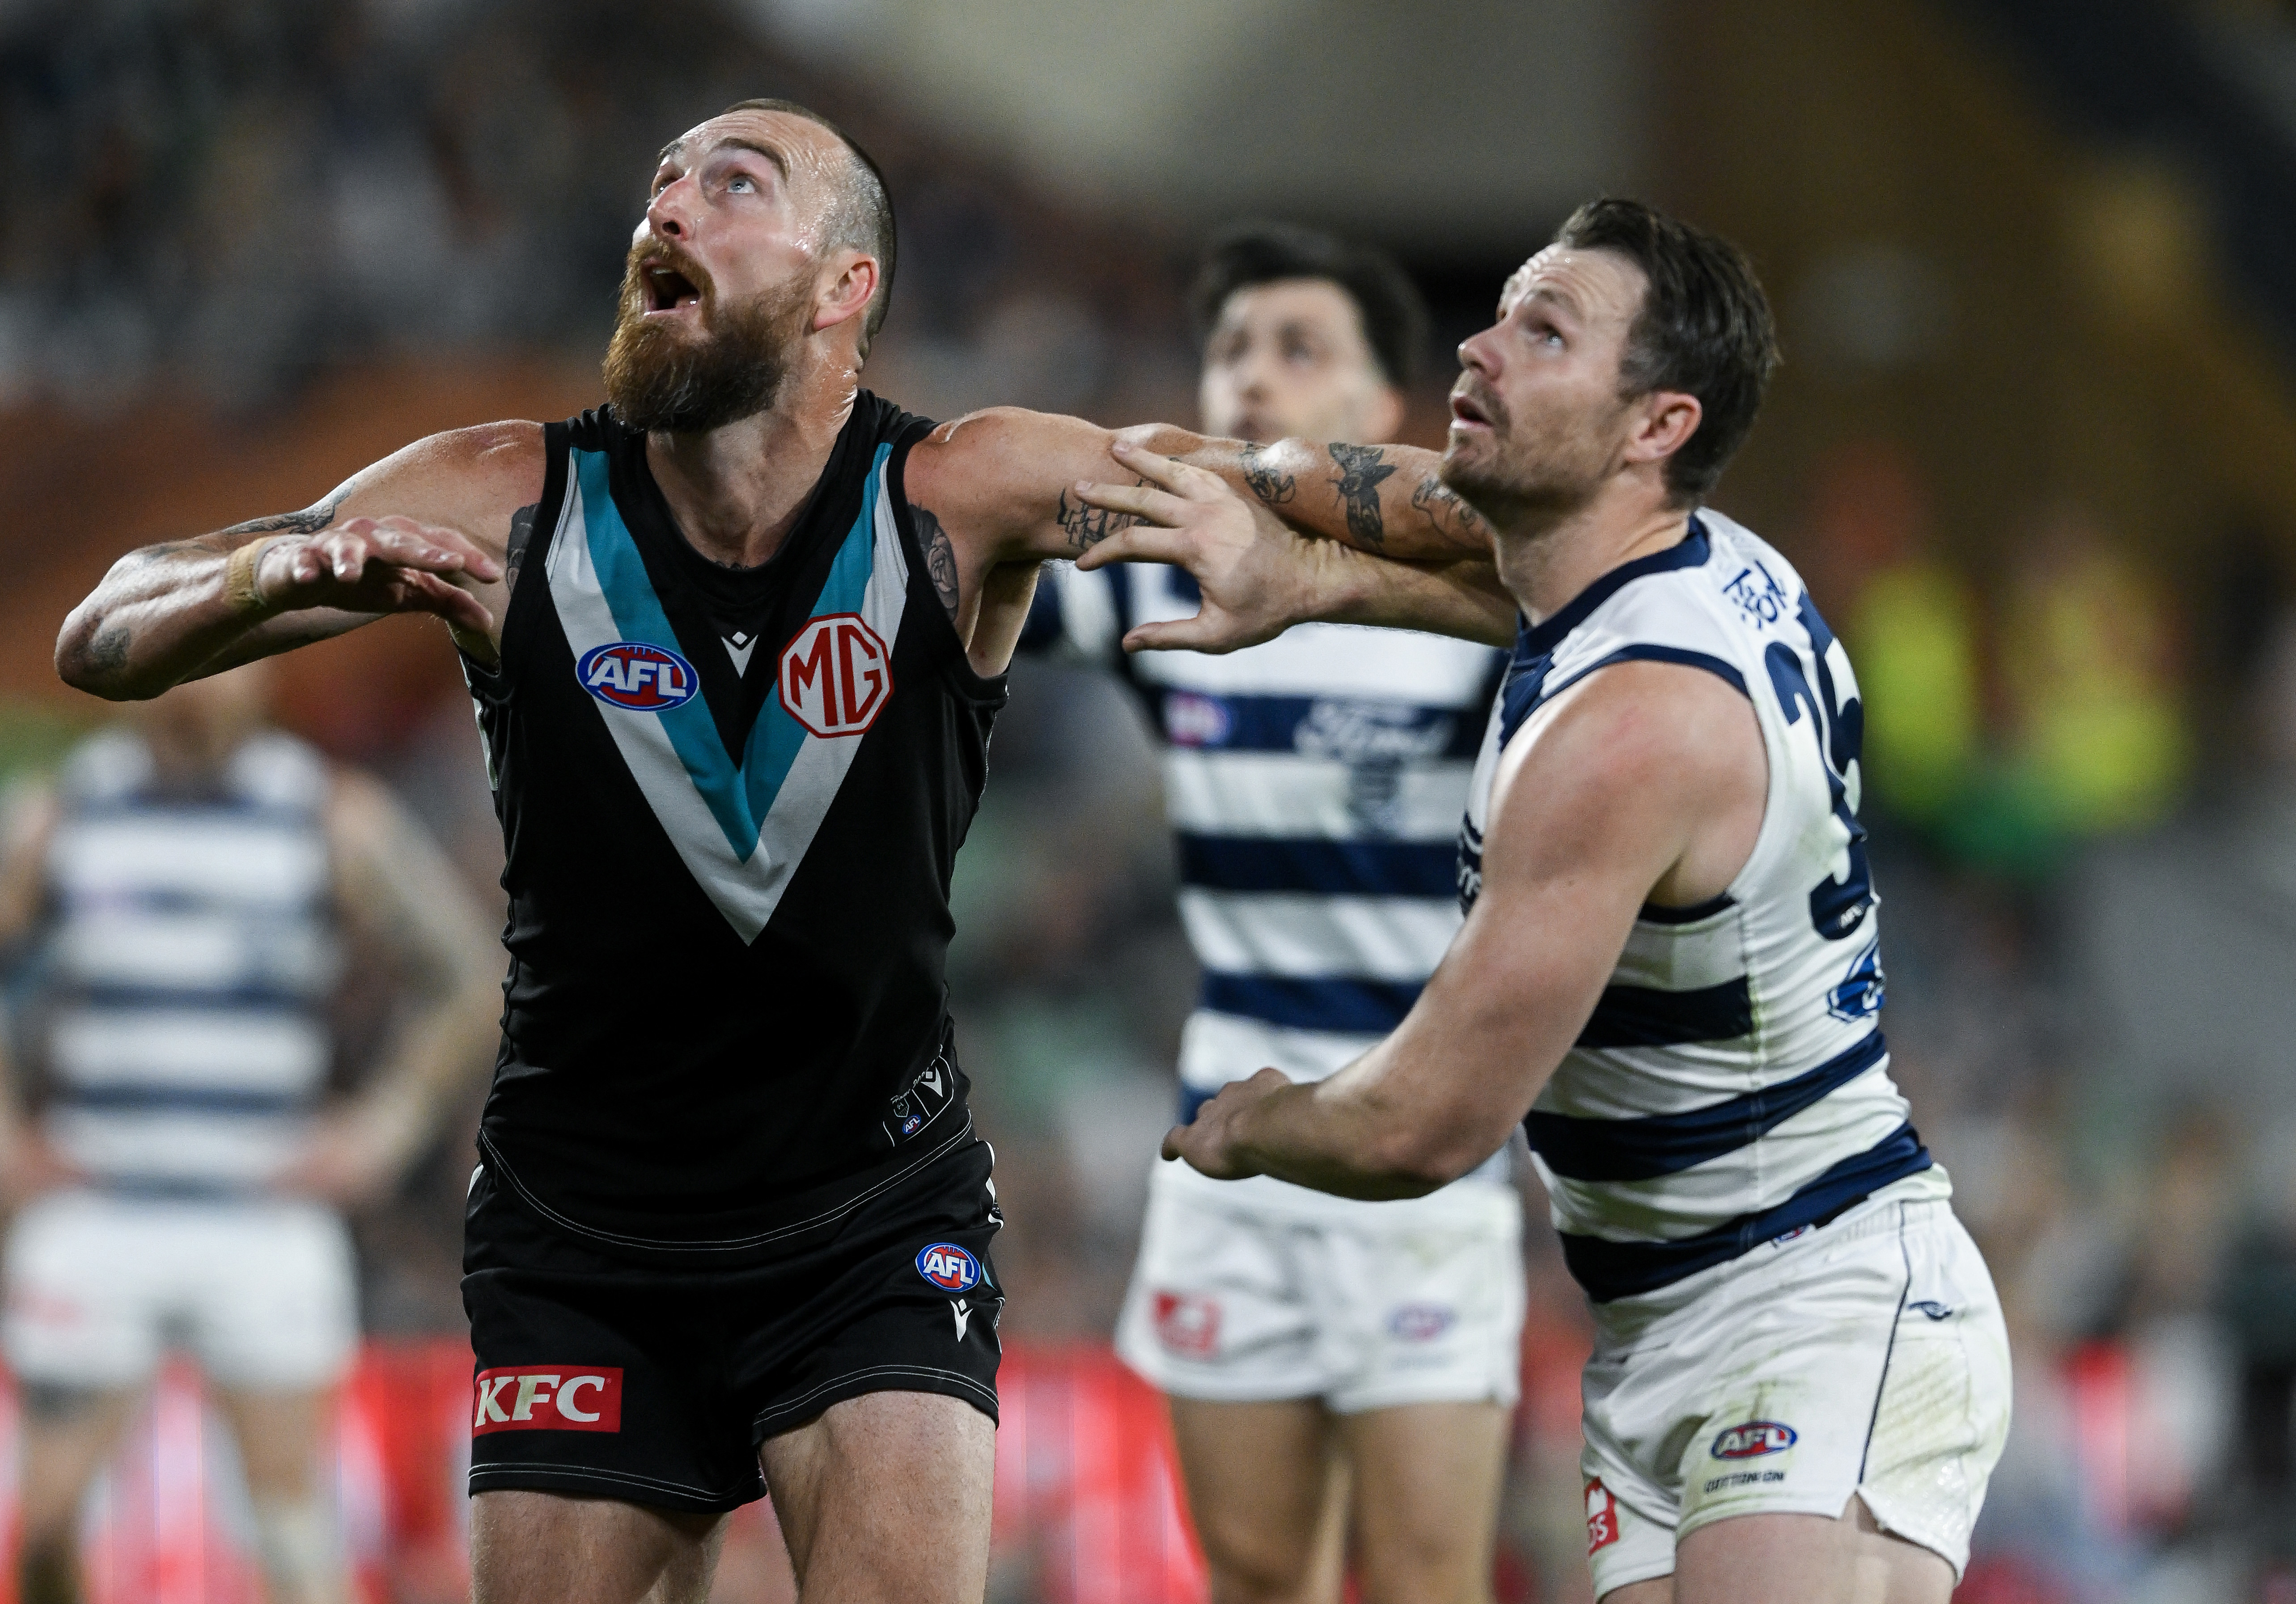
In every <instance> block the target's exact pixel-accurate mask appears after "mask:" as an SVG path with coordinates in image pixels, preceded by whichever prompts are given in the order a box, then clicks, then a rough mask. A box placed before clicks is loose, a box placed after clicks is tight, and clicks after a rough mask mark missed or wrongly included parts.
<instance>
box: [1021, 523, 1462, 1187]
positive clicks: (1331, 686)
mask: <svg viewBox="0 0 2296 1604" xmlns="http://www.w3.org/2000/svg"><path fill="white" fill-rule="evenodd" d="M1197 605H1198V592H1197V590H1196V588H1195V585H1194V582H1193V580H1191V579H1189V577H1188V576H1187V575H1186V574H1185V573H1183V572H1180V571H1178V570H1177V569H1169V568H1163V567H1154V566H1150V565H1146V564H1136V565H1135V564H1117V565H1115V566H1112V567H1110V568H1107V569H1103V570H1101V571H1100V572H1095V573H1082V572H1078V571H1077V570H1076V569H1075V568H1074V567H1072V566H1070V565H1069V564H1067V563H1060V564H1055V565H1054V566H1053V567H1052V568H1050V569H1049V570H1048V571H1047V572H1046V578H1045V582H1044V583H1043V584H1042V585H1041V586H1040V587H1039V589H1038V599H1037V611H1036V613H1034V615H1032V617H1031V619H1030V636H1029V644H1041V643H1043V642H1044V641H1045V640H1046V637H1049V636H1051V635H1053V634H1054V631H1055V630H1057V631H1058V633H1059V634H1060V635H1061V636H1062V637H1064V639H1065V642H1066V644H1067V646H1068V647H1069V649H1070V652H1071V653H1072V654H1076V655H1079V656H1082V657H1083V658H1085V659H1087V661H1091V662H1098V663H1103V664H1107V663H1114V664H1115V665H1117V666H1118V667H1119V668H1120V669H1121V670H1123V671H1124V673H1125V674H1126V677H1127V678H1128V679H1129V680H1130V681H1131V683H1132V685H1133V687H1134V688H1135V689H1136V690H1137V691H1138V692H1139V693H1140V694H1141V695H1142V697H1143V699H1144V702H1145V703H1146V704H1147V708H1148V712H1149V715H1150V718H1151V720H1152V721H1153V722H1154V724H1155V726H1156V728H1157V729H1158V730H1159V732H1160V734H1161V735H1162V736H1163V740H1164V777H1165V791H1166V802H1167V806H1168V809H1169V814H1170V818H1171V821H1172V826H1173V831H1174V836H1175V842H1176V844H1177V848H1178V855H1179V871H1180V916H1181V919H1182V922H1183V923H1184V925H1185V927H1186V930H1187V934H1188V940H1189V942H1190V944H1191V945H1192V946H1193V948H1194V949H1195V953H1196V958H1197V959H1198V961H1199V962H1200V963H1201V966H1202V968H1203V991H1202V994H1201V998H1200V999H1199V1002H1198V1006H1197V1008H1196V1011H1195V1013H1194V1015H1193V1016H1192V1017H1191V1018H1190V1019H1189V1021H1188V1024H1187V1028H1186V1031H1185V1033H1184V1035H1183V1036H1182V1038H1181V1046H1180V1086H1181V1107H1180V1117H1181V1118H1182V1119H1183V1120H1184V1121H1185V1120H1187V1119H1189V1118H1192V1117H1193V1115H1194V1113H1195V1110H1196V1109H1197V1108H1198V1107H1199V1106H1201V1105H1202V1104H1203V1103H1204V1102H1206V1101H1207V1100H1209V1099H1210V1098H1211V1097H1212V1095H1213V1094H1214V1093H1216V1092H1218V1090H1219V1089H1220V1088H1221V1087H1222V1086H1224V1085H1226V1084H1227V1083H1228V1082H1230V1081H1234V1080H1240V1079H1242V1078H1244V1077H1247V1076H1249V1075H1251V1074H1252V1073H1256V1072H1257V1071H1258V1070H1259V1069H1260V1068H1261V1067H1262V1066H1264V1065H1274V1066H1275V1067H1276V1068H1278V1069H1280V1070H1282V1071H1283V1073H1286V1074H1288V1075H1290V1076H1292V1078H1293V1079H1294V1080H1301V1081H1311V1080H1321V1079H1323V1078H1324V1077H1325V1076H1327V1075H1329V1074H1332V1073H1333V1072H1335V1071H1337V1070H1339V1069H1340V1068H1341V1067H1343V1066H1344V1065H1347V1064H1348V1063H1349V1061H1350V1060H1352V1059H1354V1058H1356V1057H1359V1056H1360V1055H1362V1054H1363V1053H1364V1052H1365V1050H1366V1049H1369V1048H1371V1047H1372V1046H1374V1044H1376V1043H1377V1042H1378V1041H1379V1040H1380V1038H1382V1036H1384V1035H1386V1034H1387V1033H1388V1032H1390V1031H1392V1030H1393V1029H1394V1028H1395V1027H1396V1026H1397V1025H1398V1024H1401V1023H1402V1022H1403V1017H1404V1016H1405V1015H1406V1014H1407V1013H1409V1012H1410V1011H1411V1005H1412V1003H1413V1002H1414V1001H1415V999H1417V998H1418V995H1419V991H1420V988H1421V987H1423V985H1424V984H1425V983H1426V982H1427V977H1428V976H1429V975H1431V974H1433V973H1434V971H1435V966H1436V965H1437V964H1438V963H1439V961H1441V959H1442V957H1443V953H1444V950H1445V949H1446V948H1447V947H1448V946H1449V945H1450V943H1451V938H1452V936H1453V935H1454V934H1456V932H1457V930H1458V927H1459V917H1460V916H1459V911H1458V908H1457V895H1456V883H1455V866H1456V831H1457V824H1458V818H1459V814H1460V811H1461V810H1462V809H1463V808H1464V806H1465V803H1466V799H1467V782H1468V779H1469V777H1470V775H1471V774H1472V769H1473V759H1474V751H1475V746H1474V741H1475V728H1476V722H1477V720H1478V717H1479V715H1480V712H1481V710H1482V709H1483V708H1484V707H1486V706H1488V703H1489V701H1490V698H1491V695H1492V692H1493V689H1494V687H1496V686H1497V676H1498V674H1499V672H1500V671H1501V669H1502V667H1503V665H1504V662H1505V659H1504V657H1503V655H1502V654H1500V653H1498V652H1497V651H1495V650H1494V649H1492V648H1490V647H1488V646H1476V645H1473V644H1472V643H1469V642H1465V641H1457V640H1447V639H1444V638H1442V637H1438V636H1433V635H1422V634H1417V633H1414V632H1411V631H1406V630H1398V629H1362V628H1357V627H1353V626H1348V625H1339V624H1304V625H1300V626H1299V627H1297V628H1295V629H1291V630H1289V631H1287V632H1286V633H1284V634H1283V635H1281V636H1279V637H1276V638H1275V639H1274V640H1272V641H1268V642H1267V643H1265V644H1264V645H1261V646H1251V647H1248V648H1246V649H1244V650H1242V651H1240V652H1234V653H1231V654H1227V655H1226V656H1210V655H1206V654H1202V653H1197V652H1144V653H1141V654H1137V655H1136V656H1129V657H1128V656H1127V655H1126V654H1125V653H1124V652H1123V651H1122V649H1121V647H1120V646H1119V642H1120V641H1121V639H1122V637H1123V635H1124V632H1125V630H1126V629H1129V628H1131V627H1132V626H1133V625H1134V624H1136V623H1141V622H1145V621H1155V620H1160V619H1172V618H1185V617H1187V616H1189V615H1191V614H1193V613H1194V612H1195V611H1196V607H1197ZM1504 1173H1505V1171H1504V1159H1503V1156H1502V1157H1500V1158H1497V1159H1495V1160H1494V1162H1493V1163H1492V1164H1490V1165H1488V1166H1487V1167H1486V1171H1485V1172H1484V1173H1483V1174H1482V1176H1481V1177H1480V1178H1481V1179H1486V1180H1488V1179H1493V1178H1497V1177H1503V1176H1504ZM1247 1184H1251V1185H1253V1186H1254V1187H1255V1189H1263V1190H1264V1189H1273V1188H1275V1187H1277V1186H1280V1185H1281V1184H1282V1183H1278V1182H1272V1181H1270V1182H1265V1183H1264V1184H1263V1183H1257V1182H1255V1183H1247ZM1286 1190H1287V1191H1293V1190H1297V1189H1288V1188H1287V1189H1286ZM1320 1201H1322V1202H1324V1203H1331V1202H1333V1201H1335V1200H1333V1199H1321V1200H1320Z"/></svg>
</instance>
